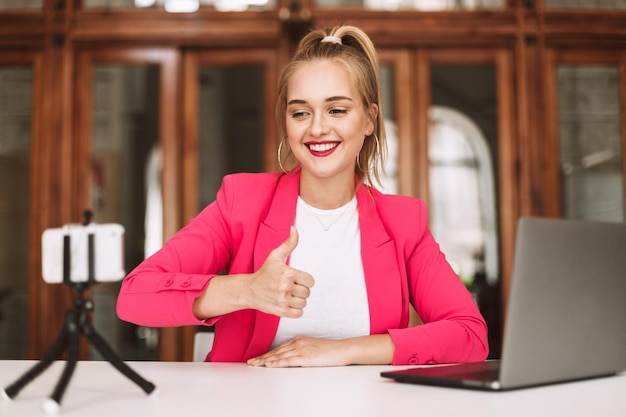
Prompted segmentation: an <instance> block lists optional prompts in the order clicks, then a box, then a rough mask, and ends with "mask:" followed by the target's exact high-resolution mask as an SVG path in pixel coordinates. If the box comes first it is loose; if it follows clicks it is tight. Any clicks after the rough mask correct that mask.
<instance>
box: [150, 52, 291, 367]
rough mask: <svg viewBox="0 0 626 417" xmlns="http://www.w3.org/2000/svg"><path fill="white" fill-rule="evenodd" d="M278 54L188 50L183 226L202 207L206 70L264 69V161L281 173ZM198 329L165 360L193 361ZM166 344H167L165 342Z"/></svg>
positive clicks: (189, 329) (186, 333) (185, 334)
mask: <svg viewBox="0 0 626 417" xmlns="http://www.w3.org/2000/svg"><path fill="white" fill-rule="evenodd" d="M278 59H279V58H278V52H277V50H276V49H272V48H234V49H228V50H223V49H215V48H206V49H205V48H203V49H194V50H188V51H186V52H185V53H184V56H183V79H182V109H183V110H182V111H183V117H182V132H183V133H182V138H181V139H182V152H181V161H182V167H183V169H182V201H183V205H182V214H183V223H187V222H188V221H189V220H190V219H191V218H193V217H194V216H196V215H197V214H198V212H199V211H200V210H201V209H202V207H199V206H198V190H199V179H198V172H199V167H198V149H199V144H198V142H199V131H198V121H199V118H200V117H201V115H200V114H199V110H200V109H199V106H198V79H199V70H200V68H201V67H202V66H211V67H225V66H233V65H246V64H252V65H254V64H258V65H262V66H263V68H264V74H263V87H264V88H263V91H264V94H263V107H264V109H265V114H264V115H263V136H264V142H263V144H262V148H263V149H264V153H263V161H264V168H265V170H276V169H278V162H277V156H276V152H277V149H278V144H279V142H280V138H277V137H276V134H277V133H276V132H277V130H276V122H275V111H274V109H275V105H276V97H277V88H276V80H277V70H276V68H277V61H278ZM196 332H197V327H196V326H186V327H184V328H182V329H180V333H179V334H178V338H179V339H180V340H181V346H180V349H179V350H178V351H177V352H176V354H175V355H170V354H167V355H166V354H164V353H162V354H161V356H162V358H163V359H168V360H172V359H174V358H175V359H177V360H184V361H190V360H192V358H193V341H194V334H195V333H196ZM162 343H166V341H165V340H163V341H162Z"/></svg>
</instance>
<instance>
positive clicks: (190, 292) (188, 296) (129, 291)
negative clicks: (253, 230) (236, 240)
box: [117, 186, 231, 327]
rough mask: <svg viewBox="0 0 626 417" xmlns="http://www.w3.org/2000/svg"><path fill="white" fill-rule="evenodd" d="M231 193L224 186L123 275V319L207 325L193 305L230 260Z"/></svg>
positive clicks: (120, 304) (119, 304) (146, 323)
mask: <svg viewBox="0 0 626 417" xmlns="http://www.w3.org/2000/svg"><path fill="white" fill-rule="evenodd" d="M227 194H228V191H227V189H226V187H224V186H222V188H220V190H219V191H218V195H217V199H216V201H215V202H213V203H211V204H210V205H208V206H207V207H206V208H205V209H204V210H202V211H201V212H200V213H199V214H198V215H197V216H196V217H195V218H194V219H192V220H191V221H190V222H189V224H188V225H187V226H185V227H184V228H182V229H181V230H180V231H179V232H178V233H176V234H175V235H174V237H172V238H171V239H170V240H168V241H167V242H166V243H165V245H164V246H163V247H162V248H161V249H160V250H159V251H157V252H156V253H155V254H154V255H152V256H151V257H149V258H147V259H146V260H144V261H143V262H142V263H140V264H139V265H138V266H137V267H136V268H135V269H134V270H133V271H131V272H130V273H129V274H128V275H127V276H126V277H125V279H124V280H123V281H122V285H121V289H120V292H119V295H118V299H117V314H118V316H119V318H120V319H122V320H125V321H128V322H131V323H135V324H138V325H143V326H151V327H171V326H184V325H198V324H205V322H202V321H200V320H198V319H197V318H196V317H195V316H194V315H193V313H192V304H193V301H194V300H195V299H196V298H197V297H198V296H199V295H200V294H201V293H202V291H204V289H205V288H206V286H207V284H208V282H209V281H210V280H211V278H213V277H214V276H216V275H217V274H218V273H219V272H221V271H223V270H224V269H225V268H226V267H227V265H228V263H229V261H230V259H231V239H230V232H229V228H228V221H227V214H228V213H229V209H228V201H229V199H228V197H227Z"/></svg>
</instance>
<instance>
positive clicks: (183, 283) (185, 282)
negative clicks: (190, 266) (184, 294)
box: [180, 280, 191, 288]
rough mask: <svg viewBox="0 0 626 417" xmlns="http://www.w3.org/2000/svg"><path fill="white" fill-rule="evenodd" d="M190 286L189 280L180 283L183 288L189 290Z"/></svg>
mask: <svg viewBox="0 0 626 417" xmlns="http://www.w3.org/2000/svg"><path fill="white" fill-rule="evenodd" d="M190 285H191V281H189V280H185V281H183V282H181V283H180V286H181V287H183V288H187V287H188V286H190Z"/></svg>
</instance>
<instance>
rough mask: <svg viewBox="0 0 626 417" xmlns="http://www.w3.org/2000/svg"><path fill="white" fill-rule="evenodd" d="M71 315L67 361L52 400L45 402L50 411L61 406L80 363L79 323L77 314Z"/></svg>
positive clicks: (53, 411) (68, 323)
mask: <svg viewBox="0 0 626 417" xmlns="http://www.w3.org/2000/svg"><path fill="white" fill-rule="evenodd" d="M71 315H72V318H71V319H68V322H67V323H66V331H67V333H68V350H67V362H66V363H65V368H63V373H61V377H60V378H59V381H58V382H57V385H56V387H55V388H54V391H53V392H52V395H51V396H50V400H51V401H47V402H45V403H44V409H45V410H46V411H47V412H48V413H56V412H57V411H58V410H59V408H60V407H61V399H62V398H63V394H65V390H66V389H67V386H68V384H69V382H70V379H71V378H72V375H73V374H74V370H75V369H76V364H77V363H78V336H79V333H78V324H77V318H76V315H75V314H71Z"/></svg>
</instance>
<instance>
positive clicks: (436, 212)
mask: <svg viewBox="0 0 626 417" xmlns="http://www.w3.org/2000/svg"><path fill="white" fill-rule="evenodd" d="M430 74H431V76H430V83H431V85H430V91H431V108H430V113H429V118H430V129H429V139H428V160H429V171H428V178H429V191H428V195H429V198H428V200H429V212H430V227H431V230H432V233H433V235H434V236H435V238H436V239H437V241H438V242H439V244H440V245H441V248H442V250H443V252H444V253H445V254H446V256H447V258H448V259H449V261H450V263H451V265H452V266H453V268H454V269H455V270H456V272H457V273H458V274H459V276H460V277H461V279H462V280H463V282H464V283H465V285H466V286H467V287H468V288H469V289H470V290H471V291H472V293H473V295H474V297H475V299H476V302H477V303H478V305H479V307H480V309H481V312H482V313H483V315H484V317H485V319H486V320H487V324H488V326H489V329H490V335H491V336H492V337H493V338H494V339H492V341H491V342H492V347H491V352H492V356H493V355H495V356H497V354H498V353H497V351H498V347H499V341H498V339H497V329H499V327H500V324H499V320H500V310H499V308H498V307H499V304H500V291H499V289H498V288H499V279H500V278H499V277H500V260H499V243H498V241H499V234H498V210H497V204H496V202H497V200H498V199H497V192H496V190H497V182H498V181H497V180H498V177H497V172H498V164H497V161H498V159H497V155H498V130H497V124H498V114H497V94H496V93H497V92H496V69H495V65H493V64H437V65H433V66H432V67H431V70H430Z"/></svg>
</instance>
